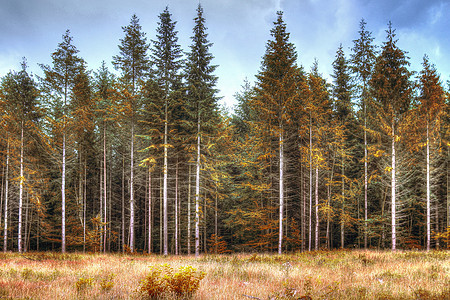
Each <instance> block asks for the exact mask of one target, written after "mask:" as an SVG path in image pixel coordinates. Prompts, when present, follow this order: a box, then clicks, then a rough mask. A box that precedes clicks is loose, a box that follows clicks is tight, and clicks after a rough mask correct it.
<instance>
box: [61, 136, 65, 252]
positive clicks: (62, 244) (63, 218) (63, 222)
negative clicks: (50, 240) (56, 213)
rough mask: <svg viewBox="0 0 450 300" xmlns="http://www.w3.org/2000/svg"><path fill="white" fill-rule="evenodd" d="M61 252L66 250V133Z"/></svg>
mask: <svg viewBox="0 0 450 300" xmlns="http://www.w3.org/2000/svg"><path fill="white" fill-rule="evenodd" d="M61 214H62V218H61V223H62V224H61V252H62V253H65V252H66V133H64V134H63V148H62V176H61Z"/></svg>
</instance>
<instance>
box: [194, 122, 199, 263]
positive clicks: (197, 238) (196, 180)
mask: <svg viewBox="0 0 450 300" xmlns="http://www.w3.org/2000/svg"><path fill="white" fill-rule="evenodd" d="M199 225H200V116H199V117H198V123H197V163H196V177H195V257H198V256H199V255H200V228H199Z"/></svg>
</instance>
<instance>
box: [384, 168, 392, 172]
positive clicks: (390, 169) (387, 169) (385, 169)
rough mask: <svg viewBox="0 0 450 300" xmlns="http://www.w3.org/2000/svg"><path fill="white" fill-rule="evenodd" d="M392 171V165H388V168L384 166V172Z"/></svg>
mask: <svg viewBox="0 0 450 300" xmlns="http://www.w3.org/2000/svg"><path fill="white" fill-rule="evenodd" d="M391 171H392V168H391V167H386V168H384V172H386V173H388V172H391Z"/></svg>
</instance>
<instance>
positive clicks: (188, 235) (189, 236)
mask: <svg viewBox="0 0 450 300" xmlns="http://www.w3.org/2000/svg"><path fill="white" fill-rule="evenodd" d="M188 173H189V174H188V203H187V253H188V255H190V254H191V164H190V163H189V171H188Z"/></svg>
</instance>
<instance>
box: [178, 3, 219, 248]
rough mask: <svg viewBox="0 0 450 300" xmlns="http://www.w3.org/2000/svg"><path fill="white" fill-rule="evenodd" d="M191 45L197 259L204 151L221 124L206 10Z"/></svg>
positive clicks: (188, 68) (189, 83)
mask: <svg viewBox="0 0 450 300" xmlns="http://www.w3.org/2000/svg"><path fill="white" fill-rule="evenodd" d="M194 22H195V25H194V28H193V34H194V35H193V36H192V37H191V39H192V44H191V46H190V51H189V53H188V54H187V61H186V67H185V74H186V88H187V102H186V106H187V109H188V114H189V119H190V128H191V132H192V134H193V135H195V137H196V146H195V148H196V154H195V156H196V158H195V160H196V164H195V167H196V173H195V255H196V256H199V254H200V227H199V226H200V203H201V199H200V190H201V186H200V183H201V181H200V177H201V174H200V170H201V166H202V164H204V163H205V162H204V161H202V152H203V151H202V149H204V145H206V144H207V141H208V138H209V137H210V136H211V133H212V132H213V131H214V129H215V126H214V125H216V124H217V122H218V107H217V97H216V92H217V90H216V89H215V85H216V82H217V77H216V76H215V75H214V74H213V73H214V71H215V69H216V68H217V66H215V65H212V64H211V63H212V59H213V58H214V57H213V55H212V54H211V53H210V52H209V49H210V47H211V46H212V45H213V44H212V43H211V42H209V41H208V34H207V33H206V30H207V28H206V26H205V17H204V16H203V8H202V6H201V5H200V4H199V5H198V7H197V17H196V18H195V19H194Z"/></svg>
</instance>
